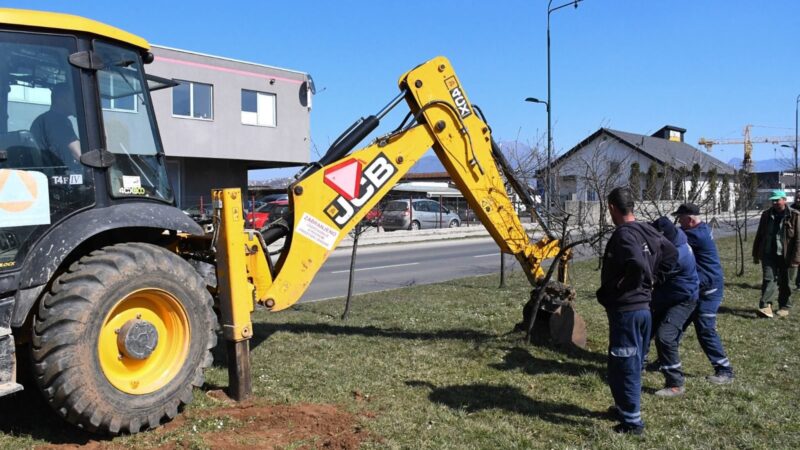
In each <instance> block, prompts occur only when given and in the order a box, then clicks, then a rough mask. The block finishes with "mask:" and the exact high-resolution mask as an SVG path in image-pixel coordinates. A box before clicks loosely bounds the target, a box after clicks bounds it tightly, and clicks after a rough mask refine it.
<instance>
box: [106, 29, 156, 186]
mask: <svg viewBox="0 0 800 450" xmlns="http://www.w3.org/2000/svg"><path fill="white" fill-rule="evenodd" d="M94 47H95V51H96V52H97V55H98V56H99V57H100V60H101V61H102V62H103V64H104V67H103V68H102V69H101V70H99V71H98V72H97V78H98V80H97V81H98V84H99V86H100V102H101V107H102V111H103V125H104V127H105V130H104V131H105V138H106V150H108V151H109V152H111V153H113V154H114V156H115V161H114V164H113V165H112V167H111V168H110V169H109V172H108V174H109V182H110V184H111V194H112V195H113V196H115V197H131V196H133V197H143V196H144V197H155V198H158V199H161V200H165V201H168V202H171V201H172V188H171V187H170V184H169V181H168V180H167V171H166V168H165V166H164V158H163V154H162V152H161V148H160V146H159V143H158V140H157V139H156V135H155V126H154V125H155V122H154V121H153V120H152V108H151V107H150V104H149V97H148V96H147V95H146V94H145V93H144V91H143V89H144V88H145V86H146V84H145V81H144V78H143V72H142V70H141V66H140V59H139V55H138V54H136V53H135V52H134V51H132V50H127V49H124V48H120V47H117V46H114V45H110V44H106V43H104V42H98V41H95V45H94Z"/></svg>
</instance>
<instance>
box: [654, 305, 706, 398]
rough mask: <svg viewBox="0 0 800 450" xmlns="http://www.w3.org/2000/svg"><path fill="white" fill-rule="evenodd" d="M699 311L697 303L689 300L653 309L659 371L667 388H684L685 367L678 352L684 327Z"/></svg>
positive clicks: (656, 306) (655, 306)
mask: <svg viewBox="0 0 800 450" xmlns="http://www.w3.org/2000/svg"><path fill="white" fill-rule="evenodd" d="M695 309H697V301H695V300H687V301H684V302H681V303H678V304H677V305H670V306H669V307H659V306H658V305H654V308H653V326H654V327H655V330H654V332H653V339H655V341H656V351H657V352H658V362H659V370H660V371H661V373H663V374H664V385H665V386H666V387H680V386H683V383H684V376H683V366H682V364H681V356H680V353H679V351H678V349H679V347H680V345H681V337H683V325H684V324H685V323H686V321H687V320H689V317H691V315H692V314H693V313H694V311H695Z"/></svg>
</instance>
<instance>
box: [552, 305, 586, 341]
mask: <svg viewBox="0 0 800 450" xmlns="http://www.w3.org/2000/svg"><path fill="white" fill-rule="evenodd" d="M573 305H574V304H573V303H567V304H563V305H561V306H560V307H559V308H558V309H557V310H556V311H555V312H554V313H553V314H551V315H550V320H549V327H550V338H551V339H552V340H553V341H554V342H557V343H558V344H560V345H570V344H571V345H574V346H576V347H579V348H586V322H585V321H584V320H583V318H582V317H581V316H580V314H578V313H577V312H576V311H575V308H574V307H573Z"/></svg>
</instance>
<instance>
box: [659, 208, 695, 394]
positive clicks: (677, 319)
mask: <svg viewBox="0 0 800 450" xmlns="http://www.w3.org/2000/svg"><path fill="white" fill-rule="evenodd" d="M653 227H654V228H655V229H656V230H658V231H660V232H661V234H663V235H664V237H665V238H667V239H668V240H669V241H670V242H672V245H674V246H675V248H676V249H677V251H678V267H677V270H676V271H675V272H673V273H672V274H670V276H669V277H667V279H666V280H665V281H664V283H662V284H660V285H658V286H656V288H655V289H654V290H653V302H652V304H651V306H650V311H652V314H653V325H654V327H655V332H654V333H653V337H654V338H655V341H656V351H657V352H658V363H659V370H661V373H663V374H664V385H665V387H664V389H661V390H658V391H656V395H657V396H659V397H677V396H680V395H683V394H684V393H685V392H686V388H685V387H684V376H683V368H682V365H681V357H680V354H679V352H678V348H679V347H680V343H681V337H682V336H683V325H684V324H685V323H686V322H687V321H688V320H689V317H690V316H691V315H692V313H693V312H694V310H695V308H696V307H697V298H698V295H699V291H700V282H699V280H698V278H697V268H696V266H695V261H694V254H693V253H692V248H691V247H689V244H688V241H687V240H686V235H685V234H684V233H683V231H681V230H680V229H678V228H676V227H675V225H674V224H673V223H672V221H671V220H669V219H668V218H666V217H660V218H659V219H658V220H656V221H655V222H653Z"/></svg>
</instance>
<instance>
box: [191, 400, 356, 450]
mask: <svg viewBox="0 0 800 450" xmlns="http://www.w3.org/2000/svg"><path fill="white" fill-rule="evenodd" d="M199 416H201V417H207V418H219V419H223V420H232V421H234V422H237V425H236V426H235V427H234V429H230V428H227V427H226V428H225V429H224V430H222V431H219V432H211V433H203V434H202V437H203V441H205V443H206V444H207V445H208V446H209V447H211V448H214V449H224V450H233V449H243V450H245V449H246V450H252V449H254V448H263V449H271V448H282V447H285V446H288V445H289V444H293V445H295V446H297V447H296V448H324V449H337V450H345V449H357V448H358V447H359V446H360V445H361V442H362V441H363V440H364V439H366V437H367V433H366V432H365V431H363V430H362V429H361V427H360V426H359V425H358V424H357V423H356V418H355V417H354V416H353V415H351V414H349V413H347V412H344V411H342V410H340V409H338V408H337V407H335V406H332V405H315V404H299V405H272V406H256V405H247V404H245V405H239V406H231V407H227V408H220V409H213V410H205V411H202V412H201V414H199Z"/></svg>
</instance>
